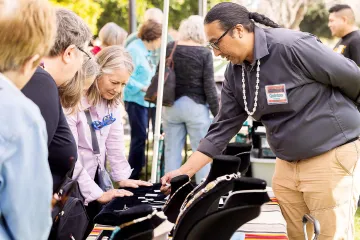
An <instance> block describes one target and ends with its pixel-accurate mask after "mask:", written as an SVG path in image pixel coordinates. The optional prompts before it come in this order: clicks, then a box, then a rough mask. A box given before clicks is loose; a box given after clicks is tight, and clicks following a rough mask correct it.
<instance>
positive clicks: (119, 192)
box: [97, 189, 134, 204]
mask: <svg viewBox="0 0 360 240" xmlns="http://www.w3.org/2000/svg"><path fill="white" fill-rule="evenodd" d="M133 195H134V194H133V193H132V192H129V191H126V190H124V189H111V190H109V191H107V192H104V193H103V195H102V196H101V197H99V198H98V199H97V201H98V202H99V203H102V204H104V203H108V202H110V201H111V200H112V199H113V198H116V197H130V196H133Z"/></svg>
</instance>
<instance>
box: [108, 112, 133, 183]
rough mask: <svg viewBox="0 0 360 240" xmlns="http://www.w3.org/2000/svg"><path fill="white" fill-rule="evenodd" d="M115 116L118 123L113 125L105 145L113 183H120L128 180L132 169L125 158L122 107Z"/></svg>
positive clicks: (114, 113)
mask: <svg viewBox="0 0 360 240" xmlns="http://www.w3.org/2000/svg"><path fill="white" fill-rule="evenodd" d="M113 115H114V116H113V117H115V118H116V121H115V122H114V123H113V124H111V128H110V131H109V135H108V137H107V139H106V143H105V144H106V153H107V159H108V160H109V163H110V166H111V173H110V175H111V178H112V180H113V181H116V182H119V181H121V180H125V179H128V178H129V177H130V175H131V172H132V169H131V168H130V164H129V162H128V161H127V159H126V156H125V143H124V128H123V124H122V119H121V110H120V107H117V108H114V109H113Z"/></svg>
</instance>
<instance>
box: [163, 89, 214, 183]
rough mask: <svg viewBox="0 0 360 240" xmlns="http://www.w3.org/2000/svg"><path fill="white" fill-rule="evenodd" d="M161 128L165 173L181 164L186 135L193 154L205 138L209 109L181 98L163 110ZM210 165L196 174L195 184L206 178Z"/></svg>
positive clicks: (208, 121) (208, 123)
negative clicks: (162, 131) (163, 143)
mask: <svg viewBox="0 0 360 240" xmlns="http://www.w3.org/2000/svg"><path fill="white" fill-rule="evenodd" d="M163 126H164V132H165V172H169V171H172V170H175V169H178V168H179V167H180V166H181V163H182V157H181V152H182V149H183V147H184V143H185V138H186V134H189V136H190V144H191V149H192V151H193V152H195V151H196V149H197V147H198V145H199V142H200V140H201V139H202V138H204V137H205V135H206V133H207V131H208V129H209V126H210V117H209V108H208V107H207V106H205V105H203V104H198V103H196V102H194V101H193V100H192V99H191V98H189V97H186V96H183V97H181V98H179V99H178V100H176V101H175V103H174V105H173V106H172V107H164V108H163ZM209 170H210V164H207V165H206V166H204V167H203V168H202V169H201V170H200V171H199V172H198V173H196V176H195V178H196V182H197V183H199V182H200V181H201V179H202V178H204V177H206V176H207V174H208V173H209Z"/></svg>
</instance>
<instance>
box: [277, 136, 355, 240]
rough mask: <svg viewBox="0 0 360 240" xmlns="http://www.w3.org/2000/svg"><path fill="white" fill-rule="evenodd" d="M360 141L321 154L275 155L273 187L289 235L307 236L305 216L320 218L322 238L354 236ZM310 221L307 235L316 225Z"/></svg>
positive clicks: (290, 237)
mask: <svg viewBox="0 0 360 240" xmlns="http://www.w3.org/2000/svg"><path fill="white" fill-rule="evenodd" d="M359 157H360V141H358V140H357V141H354V142H351V143H348V144H345V145H342V146H340V147H337V148H335V149H332V150H330V151H328V152H326V153H324V154H322V155H320V156H316V157H312V158H309V159H303V160H301V161H295V162H287V161H283V160H281V159H276V167H275V173H274V176H273V190H274V193H275V196H276V198H277V199H278V201H279V204H280V207H281V211H282V214H283V216H284V218H285V220H286V223H287V231H288V235H289V239H304V232H303V227H302V217H303V216H304V214H306V213H310V214H311V215H312V216H313V217H315V218H316V219H317V220H318V221H319V222H320V228H321V230H320V237H319V239H320V240H325V239H353V238H354V215H355V212H356V209H357V202H358V198H359V192H360V163H359V164H357V163H358V159H359ZM310 225H311V224H310V223H308V236H309V239H311V237H312V233H313V229H312V227H310Z"/></svg>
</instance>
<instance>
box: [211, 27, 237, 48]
mask: <svg viewBox="0 0 360 240" xmlns="http://www.w3.org/2000/svg"><path fill="white" fill-rule="evenodd" d="M234 27H235V26H233V27H231V28H229V29H228V30H226V31H225V32H224V33H223V35H221V36H220V37H219V38H218V39H217V40H216V41H215V42H209V44H208V46H209V47H210V48H214V49H216V50H220V47H219V42H220V40H221V39H222V38H223V37H225V35H226V34H227V33H228V32H229V31H230V30H231V29H233V28H234Z"/></svg>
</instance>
